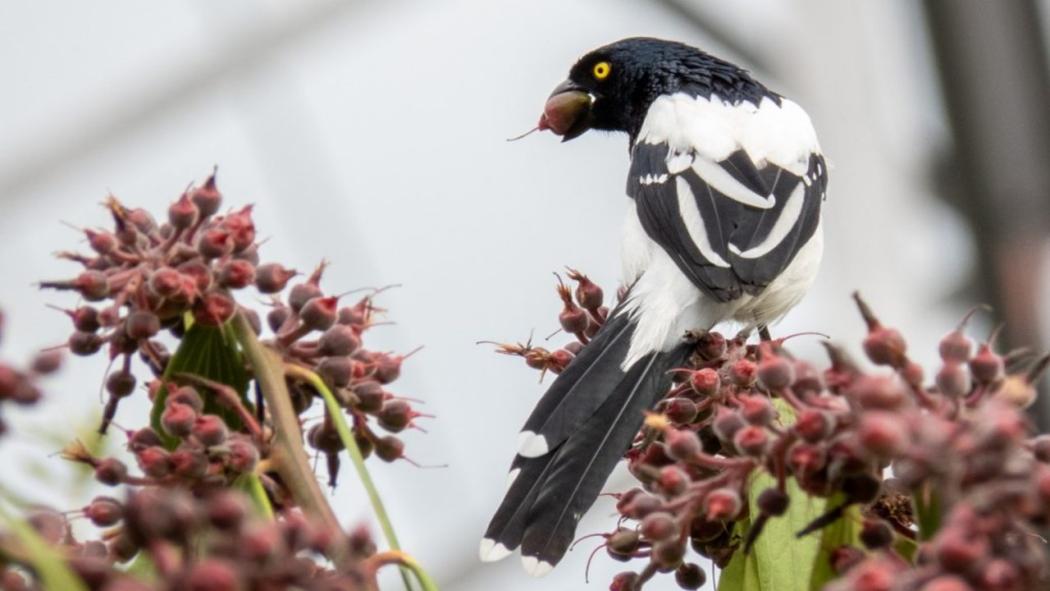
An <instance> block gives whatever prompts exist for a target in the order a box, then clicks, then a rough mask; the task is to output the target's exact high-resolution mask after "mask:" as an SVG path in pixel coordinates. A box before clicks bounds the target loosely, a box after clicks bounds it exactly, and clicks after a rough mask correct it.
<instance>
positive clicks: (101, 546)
mask: <svg viewBox="0 0 1050 591" xmlns="http://www.w3.org/2000/svg"><path fill="white" fill-rule="evenodd" d="M71 516H74V517H85V518H87V519H88V520H90V521H91V523H92V524H93V525H95V526H97V527H98V528H102V530H103V531H102V534H101V536H100V539H97V540H90V541H79V540H77V539H76V538H75V537H74V535H73V533H72V529H71V527H70V517H71ZM28 521H29V523H30V525H32V527H33V528H34V529H35V530H36V531H37V532H38V533H39V535H40V536H41V537H42V538H43V540H44V541H45V542H46V543H48V544H49V545H51V546H53V547H55V548H59V549H61V552H62V556H63V558H64V559H65V561H66V563H67V565H68V566H69V568H70V570H71V571H72V572H73V573H74V574H75V575H76V576H78V577H79V578H80V579H81V580H82V582H83V583H84V585H85V586H86V587H87V588H88V589H102V590H105V591H149V590H154V589H163V590H166V591H167V590H170V591H234V590H247V589H289V588H297V589H317V590H319V591H321V590H323V591H347V590H357V589H372V588H375V587H374V581H375V572H376V570H377V569H378V568H379V567H380V566H382V560H383V557H382V554H378V553H377V552H376V545H375V543H374V542H373V541H372V538H371V536H370V534H369V533H368V531H367V530H366V529H363V528H358V529H356V530H354V531H352V532H350V533H349V534H343V532H341V531H339V530H338V529H335V528H333V527H331V526H330V525H327V524H322V523H316V522H312V521H310V520H308V519H307V518H305V517H304V516H303V515H302V514H301V513H299V512H297V511H287V512H285V513H284V514H282V515H281V516H280V518H279V519H276V520H266V519H263V518H261V517H259V516H257V515H256V514H255V513H254V512H253V511H252V508H251V505H250V502H249V500H248V499H247V498H246V497H245V496H244V494H243V493H241V492H239V491H236V490H232V489H219V490H215V491H213V492H211V493H209V494H207V495H205V496H203V497H194V496H193V495H191V494H190V493H189V492H187V491H186V490H184V489H181V488H162V487H149V488H144V489H140V490H138V491H136V492H132V493H130V494H129V496H128V498H127V500H126V501H124V502H122V501H120V500H117V499H115V498H113V497H108V496H99V497H96V498H94V499H93V500H92V501H91V502H90V503H88V504H87V505H86V506H85V507H83V509H81V510H79V511H76V512H71V513H70V514H62V513H58V512H54V511H48V510H40V511H36V512H34V513H32V514H31V515H29V517H28ZM319 559H322V560H319ZM323 560H328V561H331V562H330V563H328V564H338V565H339V566H338V567H332V566H326V565H325V562H323ZM147 561H148V564H150V565H151V566H150V568H151V569H152V571H153V573H154V576H155V578H156V579H157V582H155V583H150V582H148V581H146V580H143V578H142V577H141V576H136V575H135V574H134V572H133V571H134V570H135V568H134V566H133V565H135V564H143V563H146V562H147ZM129 567H130V568H129ZM0 587H2V588H3V589H5V590H9V591H15V590H22V589H25V590H27V591H28V590H29V589H34V588H38V587H34V586H31V583H30V582H29V581H28V580H27V579H26V578H25V577H24V576H23V574H22V573H21V572H20V570H19V569H18V568H15V567H8V568H4V569H2V570H0Z"/></svg>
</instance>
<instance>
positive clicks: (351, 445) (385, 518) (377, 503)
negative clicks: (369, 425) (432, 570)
mask: <svg viewBox="0 0 1050 591" xmlns="http://www.w3.org/2000/svg"><path fill="white" fill-rule="evenodd" d="M285 372H286V373H287V375H288V376H289V377H293V378H296V379H299V380H303V381H305V382H308V383H309V384H310V385H311V386H313V388H314V389H315V390H317V392H318V393H320V394H321V398H323V399H324V403H325V408H327V409H328V415H329V416H330V417H331V418H332V424H334V425H335V430H336V432H338V433H339V438H340V439H341V440H342V442H343V445H344V446H346V451H347V453H348V454H349V455H350V461H351V462H352V463H353V464H354V470H356V471H357V476H358V478H360V479H361V484H362V485H363V486H364V487H365V492H367V493H368V499H369V501H371V503H372V509H373V510H374V511H375V514H376V519H377V520H378V521H379V526H380V527H381V528H382V529H383V535H384V536H385V537H386V541H387V544H388V545H389V546H390V549H391V550H393V551H397V552H400V551H401V544H400V543H399V542H398V541H397V534H396V533H395V532H394V526H393V524H392V523H391V521H390V516H389V515H388V514H387V512H386V507H384V506H383V498H382V497H381V496H379V490H378V489H376V486H375V483H374V482H372V476H371V475H370V474H369V473H368V468H367V467H366V466H365V458H364V456H363V455H361V449H360V448H359V447H358V446H357V440H356V439H354V434H353V433H351V432H350V427H349V426H348V425H347V424H346V419H345V418H344V417H343V409H342V408H341V407H340V406H339V402H338V401H337V400H336V399H335V395H334V394H332V391H331V390H329V389H328V385H327V384H325V383H324V380H322V379H321V376H319V375H317V374H316V373H314V372H312V371H310V370H309V369H306V368H305V367H302V366H300V365H295V364H291V363H289V364H285ZM406 566H407V565H406ZM420 570H422V569H420ZM401 576H402V578H404V580H405V586H406V587H407V588H408V589H411V588H412V586H411V583H409V580H408V575H407V573H406V572H405V570H404V569H402V571H401Z"/></svg>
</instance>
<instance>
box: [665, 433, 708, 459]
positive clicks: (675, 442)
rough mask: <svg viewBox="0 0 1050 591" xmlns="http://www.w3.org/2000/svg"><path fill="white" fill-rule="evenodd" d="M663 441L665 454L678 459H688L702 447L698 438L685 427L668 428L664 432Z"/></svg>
mask: <svg viewBox="0 0 1050 591" xmlns="http://www.w3.org/2000/svg"><path fill="white" fill-rule="evenodd" d="M664 442H665V443H666V444H667V455H669V456H670V457H671V458H672V459H674V460H678V461H689V460H690V459H691V458H693V457H694V456H696V454H698V453H700V451H701V449H702V446H701V445H700V438H699V437H697V436H696V433H694V432H692V431H689V430H687V429H668V430H667V432H665V433H664Z"/></svg>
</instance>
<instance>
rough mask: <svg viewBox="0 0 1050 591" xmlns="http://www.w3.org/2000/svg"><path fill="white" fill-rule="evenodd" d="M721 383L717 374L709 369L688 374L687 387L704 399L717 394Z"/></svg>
mask: <svg viewBox="0 0 1050 591" xmlns="http://www.w3.org/2000/svg"><path fill="white" fill-rule="evenodd" d="M721 382H722V380H721V379H720V378H719V377H718V372H717V371H715V370H713V369H711V368H705V369H698V370H696V371H694V372H691V373H690V374H689V385H690V387H692V388H693V391H694V392H696V393H697V394H699V395H700V396H705V397H706V396H714V395H716V394H718V390H719V388H720V387H721Z"/></svg>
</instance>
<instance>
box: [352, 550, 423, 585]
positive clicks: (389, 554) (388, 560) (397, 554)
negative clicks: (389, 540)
mask: <svg viewBox="0 0 1050 591" xmlns="http://www.w3.org/2000/svg"><path fill="white" fill-rule="evenodd" d="M369 560H374V561H375V563H376V566H377V567H378V566H383V565H385V564H397V565H400V566H402V567H404V568H407V569H409V570H410V571H412V574H413V575H415V577H416V580H417V581H419V584H420V585H421V586H422V587H423V591H438V586H437V583H435V582H434V580H433V579H431V578H430V575H428V574H427V571H425V570H423V567H422V566H420V564H419V562H417V561H416V559H415V558H412V557H411V556H409V555H408V554H405V553H404V552H401V551H400V550H388V551H386V552H382V553H380V554H376V555H374V556H372V557H371V558H370V559H369Z"/></svg>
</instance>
